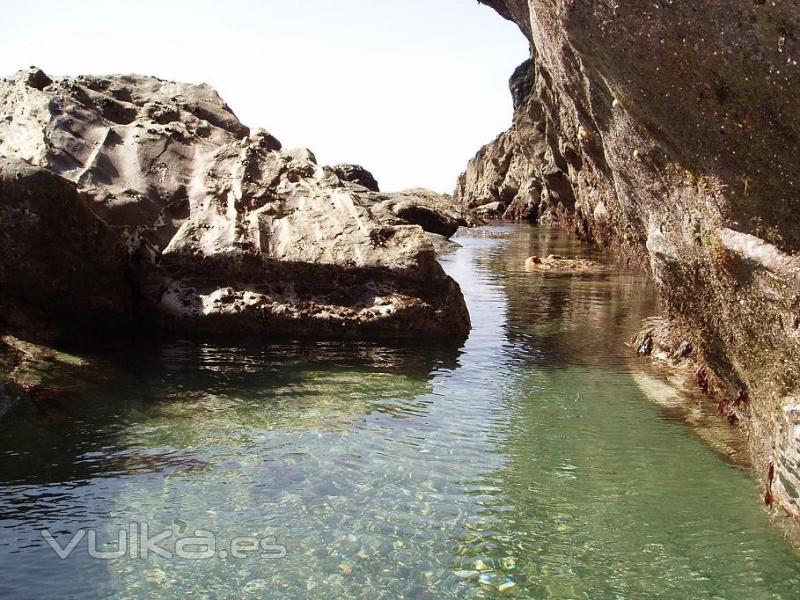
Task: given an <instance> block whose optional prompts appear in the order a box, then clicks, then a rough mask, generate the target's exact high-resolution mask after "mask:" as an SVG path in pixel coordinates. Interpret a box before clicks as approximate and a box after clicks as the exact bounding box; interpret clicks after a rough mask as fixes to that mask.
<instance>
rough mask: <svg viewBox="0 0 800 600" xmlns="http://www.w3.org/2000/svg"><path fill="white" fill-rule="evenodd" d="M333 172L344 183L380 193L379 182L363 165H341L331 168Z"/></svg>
mask: <svg viewBox="0 0 800 600" xmlns="http://www.w3.org/2000/svg"><path fill="white" fill-rule="evenodd" d="M331 170H332V171H333V172H334V173H335V174H336V176H337V177H338V178H339V179H341V180H342V181H349V182H350V183H357V184H358V185H360V186H363V187H365V188H367V189H368V190H370V191H371V192H380V191H381V190H380V188H379V187H378V182H377V181H376V180H375V178H374V177H373V176H372V173H370V172H369V171H367V170H366V169H365V168H364V167H362V166H361V165H349V164H341V165H336V166H335V167H331Z"/></svg>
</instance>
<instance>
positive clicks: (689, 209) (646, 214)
mask: <svg viewBox="0 0 800 600" xmlns="http://www.w3.org/2000/svg"><path fill="white" fill-rule="evenodd" d="M482 1H483V3H484V4H488V5H490V6H493V7H494V8H495V9H496V10H497V11H498V12H499V13H500V14H501V15H503V16H505V17H506V18H510V19H512V20H514V21H515V22H516V23H517V24H518V25H519V27H520V29H521V31H522V32H523V33H524V34H525V35H526V36H527V37H528V39H529V40H530V42H531V45H532V64H531V68H530V70H529V73H530V79H529V81H530V84H531V85H530V89H531V95H530V97H529V100H528V101H525V102H521V103H520V102H518V101H517V102H516V104H517V114H516V116H515V121H514V127H513V128H512V130H511V131H510V132H507V133H506V134H503V135H502V136H501V137H500V138H498V140H496V141H495V142H493V143H492V144H490V145H489V146H488V147H487V148H486V149H484V150H483V151H482V153H479V155H478V157H476V159H475V160H474V161H473V163H472V164H471V165H470V167H469V168H468V171H467V174H466V175H465V177H464V179H463V180H462V182H463V183H462V184H461V185H460V186H459V197H461V198H463V199H464V201H465V202H466V203H468V204H475V203H479V202H482V201H483V200H485V199H488V197H491V198H492V199H494V198H497V199H500V198H501V197H502V196H503V195H504V194H505V198H506V199H508V198H510V197H511V195H512V193H513V198H511V199H510V200H509V201H510V202H511V205H512V206H515V208H514V211H513V212H512V214H511V215H509V216H515V217H516V216H520V217H525V216H528V217H533V218H540V219H544V220H545V221H548V220H549V221H551V222H553V221H554V222H558V223H561V224H564V225H566V226H569V227H571V228H573V229H574V230H575V231H576V232H577V233H578V234H579V235H581V236H582V237H584V238H586V239H591V240H594V241H596V242H598V243H600V244H602V245H612V246H615V247H617V248H618V249H619V250H621V251H622V252H623V254H624V255H625V256H627V257H628V258H629V259H630V260H633V261H637V262H641V263H643V264H648V265H649V267H650V269H651V270H652V273H653V276H654V279H655V281H656V282H657V284H658V286H659V289H660V291H661V295H662V298H663V304H664V308H665V312H666V316H667V317H668V321H669V324H670V325H669V326H670V328H671V329H672V330H673V335H672V337H673V338H674V339H676V340H681V343H682V344H687V345H690V346H691V347H692V348H693V352H692V355H693V356H695V357H696V359H697V360H698V365H702V367H701V371H700V372H698V385H699V386H700V387H701V388H702V389H703V390H704V391H706V392H707V393H709V394H713V395H715V396H716V398H717V400H718V401H720V402H721V403H724V404H726V405H731V406H733V405H735V406H736V411H737V415H739V416H738V417H737V419H731V422H735V421H736V420H739V421H740V422H741V424H742V425H743V427H744V431H745V432H746V434H747V435H748V437H749V439H750V442H751V448H752V450H753V456H754V459H755V463H756V466H757V467H758V469H759V470H761V471H762V472H763V473H764V474H765V481H766V482H767V487H768V490H767V495H766V497H767V498H768V499H769V500H770V503H771V502H773V501H774V502H775V503H776V504H778V505H780V506H782V507H783V508H784V509H786V510H787V511H789V512H790V513H792V514H793V515H795V516H796V517H799V518H800V375H798V373H800V369H799V368H798V367H799V366H800V327H798V323H800V318H798V315H800V257H799V256H798V251H800V219H798V209H799V208H800V206H798V200H797V198H798V186H800V153H799V152H798V150H800V112H798V111H797V110H796V103H797V97H798V94H799V93H800V69H798V66H797V63H796V61H797V55H798V52H800V37H798V34H797V32H798V31H800V13H798V11H797V10H796V7H795V6H793V5H790V4H786V3H768V2H747V3H734V4H732V3H730V2H725V1H723V0H711V1H709V0H686V1H683V2H657V3H649V4H647V5H645V4H642V3H625V2H604V3H594V2H575V1H573V0H530V1H529V2H527V1H526V2H523V1H522V0H482ZM515 77H516V78H519V73H518V74H517V75H516V76H515ZM526 85H527V84H526ZM512 87H514V85H513V83H512ZM516 87H517V89H520V90H525V89H527V88H526V86H520V85H517V86H516ZM526 120H527V122H526ZM525 136H527V139H523V138H525ZM534 148H536V150H535V151H533V152H532V149H534ZM506 165H507V166H506ZM548 177H549V182H548V184H547V185H548V186H550V187H552V189H553V190H555V191H556V194H557V195H558V197H559V202H556V203H553V202H550V203H549V207H550V216H549V217H546V215H545V214H544V212H543V211H542V203H541V202H540V203H539V205H538V208H536V189H537V187H539V186H541V187H542V188H544V185H545V181H548V179H547V178H548ZM520 190H525V191H524V192H522V193H521V192H520ZM554 217H555V218H554ZM685 347H688V346H685ZM679 350H680V348H676V349H675V352H678V351H679ZM768 473H769V474H771V475H770V476H768V475H767V474H768Z"/></svg>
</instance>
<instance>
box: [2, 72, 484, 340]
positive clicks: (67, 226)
mask: <svg viewBox="0 0 800 600" xmlns="http://www.w3.org/2000/svg"><path fill="white" fill-rule="evenodd" d="M0 155H3V156H6V157H9V158H13V159H16V160H17V161H20V160H22V161H25V162H27V163H28V164H30V165H32V167H31V168H34V167H35V168H37V169H38V171H39V172H41V173H44V174H45V175H46V176H49V177H51V178H52V179H53V180H56V181H59V182H61V183H62V184H63V185H68V186H69V187H70V189H72V190H73V192H74V193H75V194H79V195H80V197H81V198H84V199H85V202H86V203H87V205H88V206H89V208H90V209H87V211H88V213H87V215H86V219H90V218H94V219H95V221H93V223H94V222H96V223H102V224H103V226H105V224H106V223H107V224H108V226H110V227H108V226H106V228H105V230H104V231H106V232H108V231H113V232H114V234H115V235H116V238H117V239H119V240H122V241H123V242H124V246H125V250H126V251H127V254H128V255H129V256H130V270H129V271H126V269H119V270H116V269H113V268H112V269H111V272H112V273H114V274H116V275H117V276H121V277H124V276H125V274H126V273H128V272H129V275H130V279H131V281H132V282H133V285H134V287H135V290H136V300H137V309H138V311H137V314H138V315H139V316H140V318H143V319H144V320H145V322H147V323H156V324H158V325H159V326H160V327H166V328H172V329H177V330H181V331H195V332H198V333H220V334H255V335H275V334H286V335H305V336H329V335H333V336H368V337H376V336H391V337H394V336H410V335H429V336H459V335H464V334H465V333H466V332H467V331H468V329H469V317H468V315H467V312H466V308H465V304H464V300H463V297H462V295H461V292H460V290H459V288H458V285H457V284H456V283H455V282H454V281H453V280H452V279H450V278H449V277H447V276H446V275H445V273H444V271H443V270H442V268H441V266H440V265H439V264H438V263H437V262H436V260H435V256H434V249H433V246H432V245H431V243H430V242H429V240H428V239H427V237H426V235H425V233H424V231H423V230H422V228H420V227H418V226H408V225H394V224H391V223H384V222H381V221H380V220H379V219H377V218H376V217H375V216H374V215H373V213H372V212H371V211H370V209H369V206H371V205H372V204H373V202H372V200H371V199H370V198H369V195H370V194H371V193H372V192H370V191H369V190H367V189H365V188H364V187H362V186H360V185H353V184H352V183H350V182H346V181H342V180H341V179H340V178H339V177H337V176H336V175H335V174H332V173H331V172H330V171H329V170H326V169H324V168H322V167H320V166H319V165H318V164H317V162H316V159H315V158H314V155H313V154H312V153H311V152H310V151H308V150H296V151H283V149H282V147H281V144H280V142H278V140H276V139H275V138H274V137H273V136H271V135H270V134H269V133H267V132H266V131H263V130H258V131H254V132H251V131H250V130H249V129H248V128H247V127H246V126H244V125H242V124H241V123H240V122H239V120H238V119H237V118H236V116H235V115H234V114H233V112H232V111H231V110H230V108H229V107H228V106H227V105H226V104H225V103H224V102H223V101H222V99H221V98H219V96H218V95H217V94H216V92H214V90H212V89H211V88H210V87H208V86H207V85H199V86H195V85H188V84H180V83H174V82H168V81H162V80H159V79H156V78H153V77H141V76H132V75H131V76H121V75H115V76H108V77H76V78H63V79H51V78H49V77H47V76H46V75H45V74H43V73H41V72H40V71H38V70H32V71H28V72H22V73H19V74H18V75H17V76H16V77H13V78H11V79H10V80H6V81H2V82H0ZM26 193H31V194H34V193H35V192H34V191H30V190H29V192H26ZM9 201H10V199H9V197H7V196H6V194H3V196H2V197H0V203H2V204H4V205H5V204H7V203H8V202H9ZM44 210H45V207H43V206H37V207H35V212H34V215H35V216H37V218H38V216H39V215H40V214H41V213H42V212H43V211H44ZM98 226H99V225H98ZM41 227H42V228H43V230H44V231H38V230H37V231H32V230H26V229H18V230H14V229H9V230H8V231H7V235H8V237H7V239H6V241H7V243H8V244H9V245H11V246H12V247H20V248H21V247H25V246H26V245H35V244H38V245H39V246H38V254H36V255H35V259H36V265H40V264H41V263H45V262H46V261H47V260H48V259H49V257H50V256H53V255H56V254H57V253H58V252H59V251H60V247H59V245H57V244H53V243H51V239H52V238H53V237H57V238H59V239H61V238H64V237H66V238H69V237H70V236H82V235H88V234H86V233H85V232H84V231H83V223H81V222H79V221H76V220H66V221H59V220H58V219H52V220H50V221H47V222H42V225H41ZM87 231H93V230H91V229H89V230H87ZM110 237H113V236H110ZM111 241H113V240H111ZM109 243H110V242H109ZM5 260H6V256H5V255H4V256H3V257H2V258H0V262H5ZM93 265H94V263H92V262H89V263H87V264H86V266H85V267H84V270H85V272H86V273H89V274H90V273H91V272H92V269H93ZM4 267H5V268H6V269H8V268H10V267H11V266H10V265H4ZM101 273H104V271H101ZM100 280H102V278H101V279H100ZM70 286H71V284H70V283H69V282H67V283H66V284H65V289H66V288H69V289H70V292H71V293H75V290H74V289H73V288H71V287H70ZM100 287H102V286H100ZM33 295H35V294H33ZM0 296H2V298H3V299H6V300H8V301H9V302H13V298H11V297H9V296H8V295H7V294H6V293H5V290H3V292H0ZM95 314H97V315H98V316H99V317H100V318H104V317H107V316H108V315H109V314H110V313H109V312H107V311H105V310H103V309H102V307H98V308H97V310H96V311H95Z"/></svg>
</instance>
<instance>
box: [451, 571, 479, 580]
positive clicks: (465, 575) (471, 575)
mask: <svg viewBox="0 0 800 600" xmlns="http://www.w3.org/2000/svg"><path fill="white" fill-rule="evenodd" d="M453 574H454V575H455V576H456V577H458V578H459V579H475V578H476V577H477V576H478V575H480V573H479V572H478V571H456V572H455V573H453Z"/></svg>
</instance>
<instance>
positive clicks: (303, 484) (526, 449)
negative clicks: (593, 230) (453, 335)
mask: <svg viewBox="0 0 800 600" xmlns="http://www.w3.org/2000/svg"><path fill="white" fill-rule="evenodd" d="M457 239H458V241H459V242H460V243H461V244H462V245H463V247H462V248H461V249H460V250H458V251H457V252H455V253H454V254H451V255H449V256H447V257H446V258H445V259H444V261H443V262H444V263H445V264H446V268H447V269H448V271H449V272H450V273H451V274H453V276H454V277H456V279H458V280H459V282H461V284H462V287H463V289H464V292H465V294H466V296H467V300H468V303H469V308H470V312H471V315H472V319H473V324H474V331H473V333H472V335H471V336H470V338H469V340H468V341H467V342H466V344H465V345H464V346H463V347H462V348H459V349H455V348H449V347H446V346H437V345H435V344H429V343H425V344H420V346H422V347H409V346H406V347H396V348H391V347H384V346H375V345H370V344H361V345H353V344H332V343H328V344H304V345H295V344H284V345H280V346H273V347H270V348H266V349H265V348H253V347H250V348H247V347H243V348H228V347H219V346H208V345H197V344H192V343H188V342H176V343H170V344H164V345H160V346H158V347H152V346H150V347H136V348H135V349H134V350H133V351H129V352H128V354H126V355H117V356H114V355H113V354H112V355H111V358H109V357H108V356H106V357H104V358H102V359H100V360H101V364H102V371H103V377H102V379H100V380H98V381H94V382H92V383H89V384H86V385H85V387H84V388H82V389H81V391H80V393H75V394H73V396H72V397H70V398H66V399H65V398H59V399H54V400H53V401H52V403H51V404H49V405H47V406H46V407H45V406H41V405H40V406H38V407H35V406H33V407H32V406H23V407H19V408H18V409H16V410H15V411H13V412H12V413H11V414H9V415H8V416H7V417H6V418H5V419H4V420H3V421H2V422H0V485H1V486H2V487H0V519H1V520H0V598H5V599H11V598H14V599H16V598H20V599H22V598H24V599H29V598H56V597H58V598H68V597H72V598H107V597H114V598H154V599H155V598H158V599H161V598H189V597H191V598H303V597H310V598H370V599H371V598H400V597H409V598H448V597H457V598H492V597H519V598H591V599H595V598H656V597H659V598H661V597H663V598H743V599H744V598H746V599H748V600H751V599H760V598H796V597H797V593H798V592H797V590H798V589H800V588H798V585H800V561H798V559H797V558H796V557H795V555H794V554H793V553H792V551H791V549H790V547H789V546H788V544H787V543H786V542H785V541H784V540H783V538H782V536H781V533H780V531H778V530H777V529H775V528H774V527H773V526H771V525H770V523H769V521H768V518H767V515H766V513H765V512H764V511H763V510H762V509H761V507H760V504H759V490H758V486H757V485H756V483H755V481H754V479H753V477H752V475H751V474H750V473H748V472H747V471H746V470H743V469H741V468H739V467H736V466H734V465H733V464H731V463H730V462H726V461H725V460H723V459H722V458H721V457H720V456H719V455H718V454H715V453H714V452H713V451H711V450H710V449H709V448H708V447H707V446H705V445H704V444H703V443H702V442H701V441H700V440H699V438H698V437H697V436H696V435H695V434H694V433H693V431H692V430H691V429H690V428H689V427H687V426H686V425H685V424H684V423H682V422H681V421H680V420H679V419H675V418H672V417H670V416H669V415H668V414H666V413H665V412H664V411H663V410H662V409H660V408H658V407H657V406H655V405H653V404H652V403H650V402H648V401H647V400H646V398H645V396H644V395H643V393H642V392H641V391H640V390H639V388H638V387H637V385H636V383H635V381H634V379H633V377H632V373H634V369H635V368H636V359H635V358H632V357H631V356H630V350H629V349H628V348H625V347H624V346H623V344H622V343H623V341H625V340H626V338H627V336H628V335H630V333H632V332H633V331H635V330H636V327H637V325H638V322H639V320H640V319H641V318H643V317H645V316H647V315H649V314H653V312H654V310H655V308H654V303H653V302H654V301H653V296H652V290H650V289H649V288H648V286H647V285H646V283H645V282H644V281H643V280H642V278H641V277H639V276H637V275H635V274H626V273H623V272H614V273H612V274H607V275H602V276H592V277H586V276H584V277H570V276H554V275H546V276H543V275H535V274H528V273H525V272H524V271H523V270H522V264H523V261H524V259H525V258H526V257H527V256H529V255H531V254H534V253H537V254H547V253H551V252H552V253H558V254H566V255H582V256H586V255H590V253H589V251H588V250H587V249H586V248H582V247H581V246H579V245H578V244H576V243H575V242H573V241H571V240H570V239H569V238H568V237H567V236H566V235H565V234H564V233H563V232H557V231H555V232H554V231H550V230H544V229H536V228H528V227H511V226H506V227H489V228H481V229H477V230H473V231H468V232H464V233H462V234H460V235H459V237H458V238H457ZM142 522H145V523H147V525H148V527H149V532H150V535H155V534H156V533H160V532H162V531H164V530H166V529H170V530H171V531H173V532H174V536H173V537H172V538H170V540H168V541H166V542H165V543H162V544H160V547H162V548H165V549H166V550H167V551H170V550H174V549H175V537H176V536H179V535H182V536H185V535H191V533H192V532H194V531H195V530H197V529H199V530H206V531H209V532H213V533H214V534H215V535H216V547H215V551H216V556H215V557H214V558H210V559H205V560H192V559H190V558H177V557H173V558H163V557H159V556H157V555H154V554H153V553H152V552H151V553H150V555H149V556H148V557H147V558H146V559H141V558H136V559H134V558H130V555H128V556H127V557H126V558H122V559H118V560H111V561H109V560H99V559H96V558H92V557H90V556H89V555H88V551H87V546H88V544H87V540H86V539H85V538H84V539H83V540H82V541H81V542H80V544H78V545H77V547H76V549H75V550H74V552H73V553H72V554H71V555H70V557H69V558H68V559H66V560H63V561H62V560H60V559H59V558H58V557H57V556H56V554H55V552H54V551H53V550H51V549H50V547H48V545H47V543H46V542H45V540H44V539H43V537H42V536H41V534H40V531H41V530H43V529H47V530H49V531H50V532H52V534H53V535H54V537H55V538H56V539H57V540H58V541H59V543H61V544H62V545H66V543H67V542H68V541H69V539H70V537H71V535H72V533H73V532H75V531H77V530H80V529H88V528H94V529H95V530H96V539H97V540H99V542H98V546H102V545H103V543H105V544H106V546H105V549H106V550H114V549H115V548H116V545H117V542H116V540H117V532H118V531H119V530H120V529H123V530H128V529H129V528H130V527H131V526H132V525H131V524H134V525H133V527H134V531H135V532H138V531H139V530H138V529H136V528H138V527H139V525H138V524H139V523H142ZM237 536H252V537H255V538H258V540H259V541H262V540H266V541H265V542H264V543H265V544H266V546H265V547H266V548H267V550H266V551H265V550H264V548H262V549H261V550H260V551H259V552H251V553H247V552H243V553H242V552H240V553H239V554H240V556H242V558H234V557H232V556H230V555H228V556H225V557H224V558H222V557H221V556H220V554H224V553H226V552H228V551H229V550H230V541H231V540H232V539H233V538H235V537H237ZM275 546H280V547H282V548H283V549H280V548H277V549H276V548H275ZM101 549H102V548H101ZM284 552H285V556H282V555H283V553H284ZM245 555H246V556H245ZM281 556H282V557H281ZM504 584H505V587H504V591H502V592H501V591H499V590H498V587H499V586H502V585H504Z"/></svg>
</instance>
